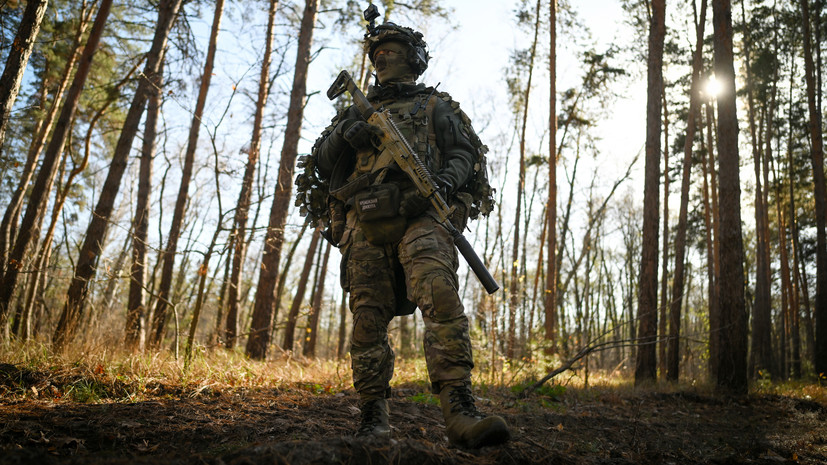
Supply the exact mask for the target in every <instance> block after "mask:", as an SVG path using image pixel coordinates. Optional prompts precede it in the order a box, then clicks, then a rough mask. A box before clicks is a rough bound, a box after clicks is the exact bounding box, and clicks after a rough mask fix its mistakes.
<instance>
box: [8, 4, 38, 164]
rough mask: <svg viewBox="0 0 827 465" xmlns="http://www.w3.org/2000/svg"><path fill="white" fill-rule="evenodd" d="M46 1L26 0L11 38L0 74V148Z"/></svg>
mask: <svg viewBox="0 0 827 465" xmlns="http://www.w3.org/2000/svg"><path fill="white" fill-rule="evenodd" d="M48 3H49V1H48V0H29V1H28V2H27V4H26V9H25V10H24V11H23V18H21V20H20V27H19V28H18V30H17V35H16V36H15V37H14V42H13V43H12V46H11V49H10V50H9V57H8V58H7V59H6V66H5V67H4V68H3V75H2V76H0V150H2V147H3V142H4V141H5V139H6V126H7V125H8V122H9V116H10V115H11V110H12V107H14V101H15V100H17V93H18V92H19V91H20V83H21V82H22V81H23V74H24V73H25V72H26V66H27V65H28V63H29V57H30V56H31V54H32V49H33V48H34V41H35V39H37V34H38V33H39V32H40V23H41V22H42V21H43V16H44V15H45V14H46V6H47V5H48Z"/></svg>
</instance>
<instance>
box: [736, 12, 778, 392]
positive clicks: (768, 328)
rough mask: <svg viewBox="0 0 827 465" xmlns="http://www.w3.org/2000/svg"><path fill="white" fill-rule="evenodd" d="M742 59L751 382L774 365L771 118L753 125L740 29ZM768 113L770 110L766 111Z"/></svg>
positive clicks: (751, 81)
mask: <svg viewBox="0 0 827 465" xmlns="http://www.w3.org/2000/svg"><path fill="white" fill-rule="evenodd" d="M741 15H742V17H743V22H744V24H746V21H747V18H746V12H745V7H744V1H743V0H742V1H741ZM743 29H744V33H743V34H744V56H745V59H746V62H747V65H746V66H745V68H746V87H747V89H746V90H747V111H748V114H749V117H748V119H749V133H750V141H751V143H752V158H753V167H754V172H755V225H756V226H755V235H756V250H755V256H756V266H755V302H754V305H753V315H752V350H751V352H750V359H749V368H748V370H749V373H750V376H752V377H753V378H757V377H759V376H760V372H761V371H762V370H766V371H769V372H771V373H772V372H773V371H774V363H773V361H772V315H771V313H772V309H771V307H770V305H771V301H770V299H771V297H770V286H771V283H770V279H771V277H770V274H771V272H770V251H769V250H770V249H769V237H767V236H768V235H767V234H766V233H767V232H768V231H767V228H766V227H765V225H766V223H767V222H768V219H767V204H766V203H765V202H764V189H768V188H769V186H767V185H766V184H764V183H763V178H762V176H761V166H762V160H763V158H764V153H763V150H762V143H763V141H760V140H759V136H758V133H759V132H760V131H763V129H764V124H766V127H767V131H769V130H770V127H771V123H772V118H768V119H767V118H765V119H763V120H762V121H761V122H756V115H755V113H756V108H755V99H754V96H753V91H752V86H753V84H754V79H753V77H752V57H751V53H750V48H751V45H752V44H751V42H752V38H751V37H750V35H749V30H748V28H747V27H744V28H743ZM770 112H771V110H770ZM759 126H760V127H759Z"/></svg>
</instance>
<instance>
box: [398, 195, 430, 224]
mask: <svg viewBox="0 0 827 465" xmlns="http://www.w3.org/2000/svg"><path fill="white" fill-rule="evenodd" d="M429 206H431V201H430V200H428V199H426V198H425V197H422V195H421V194H420V193H419V192H413V193H411V195H407V196H405V197H404V198H402V201H401V202H399V214H400V215H402V216H404V217H405V218H413V217H416V216H419V215H421V214H423V213H425V210H427V209H428V207H429Z"/></svg>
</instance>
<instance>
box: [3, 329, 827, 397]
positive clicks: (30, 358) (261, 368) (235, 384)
mask: <svg viewBox="0 0 827 465" xmlns="http://www.w3.org/2000/svg"><path fill="white" fill-rule="evenodd" d="M0 360H2V361H3V363H2V364H0V400H2V399H4V398H5V399H10V398H13V399H28V398H42V397H44V396H50V397H53V398H66V399H67V400H75V401H84V402H90V401H91V402H95V401H121V402H123V401H126V402H134V401H139V400H144V399H147V398H157V397H159V396H173V397H177V396H187V395H189V396H192V395H197V394H200V393H202V392H205V391H207V392H210V391H224V390H228V389H276V390H295V389H299V390H307V391H310V392H314V393H322V392H326V393H336V392H344V391H348V390H352V377H351V371H350V360H349V358H348V359H342V360H329V359H305V358H302V357H294V356H291V355H289V354H288V355H286V356H280V357H278V358H276V359H273V360H268V361H256V360H250V359H249V358H247V357H246V356H244V354H243V353H242V351H241V350H234V351H228V350H223V349H220V350H206V349H205V348H203V347H200V348H198V349H197V350H196V351H195V354H194V357H193V360H192V362H191V363H190V364H189V366H188V367H186V368H185V365H184V361H183V357H178V358H176V356H175V354H174V353H173V352H170V351H163V350H162V351H154V352H146V353H140V354H132V353H126V352H124V351H120V350H113V349H112V348H109V347H105V346H95V347H87V348H78V347H75V348H71V349H69V350H68V351H67V352H65V353H63V354H56V353H54V352H52V350H51V348H50V347H49V346H48V345H44V344H40V343H34V342H30V343H26V344H22V345H21V344H12V343H5V344H3V345H0ZM559 363H560V361H559V359H557V358H554V357H545V358H543V357H540V358H535V359H523V360H518V361H514V362H509V361H507V360H504V359H502V358H498V359H495V360H494V363H491V360H490V359H489V360H484V361H482V363H478V365H477V368H476V369H475V371H474V375H473V379H472V381H473V383H474V385H475V386H476V387H477V389H478V390H479V391H480V392H481V393H482V394H483V395H485V394H486V393H489V392H491V391H496V392H498V393H500V394H506V395H508V392H509V391H510V392H511V393H513V394H518V393H519V392H521V390H523V389H525V387H526V386H528V385H530V384H532V383H533V382H534V381H535V380H536V379H538V378H540V377H542V376H544V375H545V374H546V373H547V372H548V371H551V370H552V369H553V368H554V367H556V366H557V364H559ZM15 377H16V378H15ZM24 378H26V379H24ZM392 384H393V385H395V386H402V385H405V386H410V385H416V386H419V387H421V389H420V390H422V391H426V390H427V386H428V371H427V367H426V364H425V360H424V358H423V357H421V356H420V357H408V358H403V357H397V360H396V367H395V371H394V379H393V381H392ZM32 387H34V389H32ZM751 391H752V392H753V393H755V394H759V395H779V396H787V397H792V398H797V399H805V400H812V401H816V402H819V403H821V404H827V388H825V387H824V386H822V385H819V384H814V383H812V382H806V381H788V382H780V383H772V382H769V381H759V382H756V383H753V385H752V389H751ZM678 392H681V393H692V394H697V395H702V396H713V395H714V390H713V388H712V387H711V386H710V385H709V384H708V383H705V382H700V381H693V380H690V381H682V382H681V383H678V384H669V383H657V384H654V385H651V386H647V387H646V388H645V389H640V388H635V386H634V383H633V379H632V378H631V376H629V374H628V373H624V372H618V371H614V372H611V373H608V372H599V371H594V370H592V371H589V372H587V371H586V370H585V369H584V367H582V366H581V367H580V368H579V369H577V370H575V371H569V372H566V373H563V374H561V375H559V376H558V377H557V378H555V379H553V380H551V381H549V382H548V383H547V384H546V386H544V390H543V391H542V392H541V394H545V395H550V396H554V397H558V396H562V395H565V397H567V398H568V399H570V400H572V401H575V402H577V401H588V400H589V399H594V398H597V397H599V398H602V399H604V400H607V399H610V398H611V397H616V396H620V397H628V396H635V395H636V394H643V393H660V394H672V393H678Z"/></svg>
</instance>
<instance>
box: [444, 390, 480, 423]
mask: <svg viewBox="0 0 827 465" xmlns="http://www.w3.org/2000/svg"><path fill="white" fill-rule="evenodd" d="M448 402H450V404H451V412H452V413H460V414H462V415H466V416H469V417H477V418H484V417H485V415H483V414H482V413H480V411H479V410H477V406H476V405H475V404H474V396H473V394H471V389H469V388H468V386H466V385H464V384H462V385H459V386H452V387H451V391H450V392H449V393H448Z"/></svg>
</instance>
